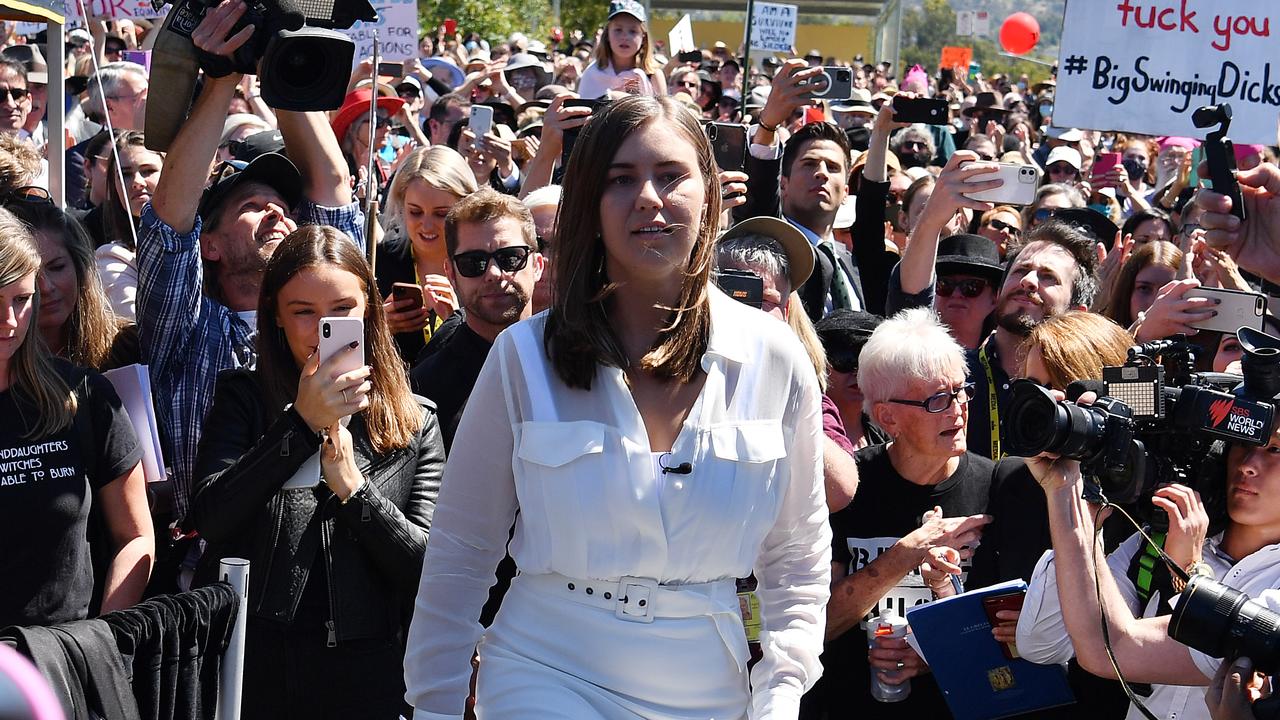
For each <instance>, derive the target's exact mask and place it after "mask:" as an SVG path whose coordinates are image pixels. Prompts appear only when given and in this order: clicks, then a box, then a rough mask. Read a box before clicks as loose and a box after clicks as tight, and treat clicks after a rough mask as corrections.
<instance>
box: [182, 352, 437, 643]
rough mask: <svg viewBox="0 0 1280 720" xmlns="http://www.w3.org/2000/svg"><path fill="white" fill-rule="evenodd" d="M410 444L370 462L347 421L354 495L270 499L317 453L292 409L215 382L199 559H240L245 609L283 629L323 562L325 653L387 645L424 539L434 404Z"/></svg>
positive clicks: (241, 382)
mask: <svg viewBox="0 0 1280 720" xmlns="http://www.w3.org/2000/svg"><path fill="white" fill-rule="evenodd" d="M418 401H419V402H420V403H421V404H422V406H423V409H424V412H425V413H426V422H425V423H424V425H423V427H422V430H421V431H419V433H418V435H417V437H416V438H414V440H413V442H411V443H410V445H409V447H407V448H405V449H403V450H397V451H394V452H391V453H388V454H384V455H375V454H374V453H373V450H372V448H371V447H370V444H369V438H368V436H367V433H366V431H365V427H364V423H363V421H362V419H361V417H360V416H355V417H353V418H352V420H351V424H350V426H349V427H348V429H349V430H350V432H351V435H352V446H353V449H354V451H355V457H356V465H357V466H358V467H359V468H360V471H361V472H362V473H363V474H364V475H365V478H366V482H365V484H364V487H363V488H361V489H360V490H359V491H357V492H356V493H355V494H353V495H352V496H351V497H350V498H349V499H348V502H347V503H346V504H345V505H344V504H342V503H341V502H339V500H338V498H337V496H336V495H334V494H333V493H332V492H331V491H330V490H329V488H328V486H327V485H326V484H325V483H324V482H321V483H320V484H319V485H318V486H316V487H315V488H314V489H299V490H281V486H282V485H283V484H284V483H285V482H286V481H287V480H288V479H289V478H291V477H292V476H293V475H294V474H295V473H296V472H297V471H298V469H299V468H300V467H301V466H302V464H303V462H304V461H306V460H307V458H309V457H310V456H311V455H313V454H314V453H315V452H316V451H317V450H318V449H319V448H320V439H319V437H318V436H317V435H316V434H315V433H314V432H312V431H311V430H310V429H309V428H308V427H307V424H306V423H305V422H304V421H303V420H302V418H301V417H300V416H299V415H298V413H297V412H296V411H294V410H293V409H292V408H291V409H289V410H288V411H286V412H283V413H280V412H279V411H278V410H276V409H274V408H267V407H265V403H264V400H263V392H262V391H261V389H260V388H259V379H258V376H257V375H256V374H255V373H253V372H251V371H247V370H228V371H226V372H223V373H221V374H220V375H219V376H218V380H217V386H216V389H215V393H214V401H213V409H212V410H211V411H210V413H209V418H208V420H207V421H206V422H205V431H204V437H203V438H202V440H201V442H200V452H199V454H198V455H197V457H196V467H195V478H196V479H195V494H194V498H193V501H192V513H191V518H192V519H193V521H194V523H193V524H194V527H195V529H196V530H197V531H198V532H199V533H200V535H201V537H203V538H204V539H205V540H206V541H207V542H208V543H209V545H210V547H209V550H208V552H206V553H205V558H206V559H207V560H209V561H210V562H211V563H212V565H213V566H214V567H216V564H217V560H218V559H220V558H223V557H229V556H231V557H244V558H248V559H249V561H250V563H251V566H250V570H249V611H250V612H251V613H253V614H254V615H255V616H257V617H261V618H266V619H270V620H274V621H277V622H281V623H286V624H288V623H290V622H292V621H293V618H294V615H295V613H296V612H297V609H298V602H299V600H300V599H301V598H302V594H303V590H304V588H306V585H307V577H308V575H309V573H310V571H311V569H312V567H313V566H314V564H315V561H316V554H317V553H323V557H324V562H325V565H324V568H325V571H326V572H325V576H326V578H327V580H328V588H327V590H328V598H329V622H331V623H332V624H329V625H328V638H329V644H330V645H333V644H334V643H337V642H342V641H345V640H356V639H373V638H376V639H384V638H390V637H395V636H397V635H398V634H399V633H400V632H401V630H402V629H403V626H404V622H403V620H404V618H406V617H408V613H409V612H410V611H411V609H412V602H413V598H414V596H415V594H416V592H417V587H418V579H419V575H420V574H421V572H422V556H423V554H424V553H425V552H426V545H427V532H428V530H429V529H430V527H431V516H432V513H433V512H434V511H435V503H436V495H437V493H438V492H439V490H440V478H441V475H442V474H443V472H444V442H443V441H442V439H441V436H440V425H439V423H438V422H437V421H436V414H435V406H434V405H432V404H431V402H430V401H429V400H425V399H423V398H418Z"/></svg>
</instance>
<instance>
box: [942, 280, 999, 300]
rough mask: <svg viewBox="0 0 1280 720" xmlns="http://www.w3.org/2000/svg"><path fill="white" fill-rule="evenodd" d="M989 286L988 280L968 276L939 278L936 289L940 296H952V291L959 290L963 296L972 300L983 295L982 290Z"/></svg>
mask: <svg viewBox="0 0 1280 720" xmlns="http://www.w3.org/2000/svg"><path fill="white" fill-rule="evenodd" d="M987 286H988V283H987V281H986V280H982V279H978V278H968V279H966V280H948V279H947V278H938V283H937V287H936V288H935V291H936V293H937V294H938V295H939V296H940V297H951V295H952V293H954V292H955V291H957V290H959V291H960V294H961V295H962V296H964V297H967V298H969V299H970V300H972V299H974V298H976V297H978V296H979V295H981V294H982V291H983V290H986V289H987Z"/></svg>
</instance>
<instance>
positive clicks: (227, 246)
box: [137, 2, 365, 520]
mask: <svg viewBox="0 0 1280 720" xmlns="http://www.w3.org/2000/svg"><path fill="white" fill-rule="evenodd" d="M243 8H244V5H243V4H242V3H239V2H236V3H224V4H223V5H220V6H219V7H217V8H215V9H214V10H211V11H210V12H209V13H208V14H207V15H206V16H205V19H204V20H203V21H202V23H201V25H200V27H198V28H197V29H196V32H195V33H194V34H193V35H192V40H193V42H194V43H195V44H196V45H197V47H201V48H202V49H205V50H207V51H209V52H213V53H215V54H222V55H230V54H231V53H232V52H234V50H235V49H236V47H238V46H239V45H241V44H243V43H244V41H245V39H247V37H248V36H247V35H245V34H244V33H240V34H239V35H236V36H232V37H231V38H229V39H228V38H224V37H215V35H218V34H223V33H225V32H226V31H225V28H229V27H231V24H233V23H234V22H235V18H237V17H238V16H239V15H240V14H242V13H243V12H244V10H243ZM228 20H229V22H230V23H231V24H228ZM219 23H222V28H219ZM220 29H221V33H220V32H219V30H220ZM240 79H241V76H240V75H238V74H235V73H233V74H231V75H228V76H226V77H221V78H213V77H209V76H206V77H205V82H204V89H203V91H202V92H201V94H200V97H199V98H198V99H197V101H196V103H195V106H194V107H193V108H192V110H191V114H190V116H189V117H188V118H187V120H186V122H185V123H184V124H183V127H182V129H181V130H180V131H179V133H178V135H177V137H176V138H174V141H173V144H172V145H171V146H170V148H169V154H168V156H167V158H166V159H165V171H164V174H163V175H162V176H161V179H160V182H159V184H158V185H157V187H156V191H155V194H154V196H153V198H152V201H151V203H150V205H148V206H147V207H145V208H144V209H143V213H142V229H141V232H140V233H139V238H138V301H137V315H138V325H139V328H140V331H141V336H142V350H143V354H144V357H145V359H146V362H147V364H148V365H149V366H150V374H151V384H152V389H153V391H154V393H155V398H156V410H157V412H158V413H159V420H160V424H161V427H162V433H163V434H164V439H165V442H166V447H165V449H166V454H167V456H168V459H169V460H170V462H171V464H172V468H173V472H172V475H171V478H172V481H173V491H174V518H175V519H179V520H180V519H181V518H182V517H184V515H185V514H186V511H187V507H188V502H189V498H190V492H191V482H192V478H191V473H192V467H193V466H194V464H195V457H196V450H197V448H198V446H199V443H200V437H201V432H202V430H203V426H204V420H205V416H206V414H207V413H208V411H209V408H210V406H211V405H212V404H213V388H214V380H215V379H216V377H217V375H218V373H219V372H221V371H222V370H226V369H229V368H238V367H246V366H247V367H252V366H253V364H254V361H255V359H256V354H257V353H256V350H255V347H254V333H255V329H256V322H257V317H256V316H257V308H258V291H259V287H260V285H261V282H262V272H263V270H264V268H265V267H266V263H267V260H268V259H269V258H270V257H271V253H272V252H274V251H275V248H276V247H277V246H278V245H279V244H280V241H282V240H283V239H284V238H285V236H286V235H288V234H289V233H291V232H293V231H294V230H295V229H297V227H298V225H299V224H302V225H306V224H316V225H332V226H333V227H336V228H337V229H339V230H341V231H343V232H344V233H346V234H347V235H348V236H350V237H351V239H352V240H353V241H354V242H355V243H356V244H357V245H358V246H360V247H361V248H362V249H363V248H364V242H365V240H364V233H363V223H364V216H363V213H361V211H360V209H359V207H358V206H357V205H356V204H355V203H354V202H352V196H351V183H350V176H349V173H348V171H347V163H346V161H345V160H344V159H343V156H342V151H341V149H340V148H339V146H338V141H337V139H336V138H335V137H334V134H333V130H331V129H330V127H329V124H328V122H327V119H326V118H325V115H324V113H320V112H306V113H299V112H288V111H283V110H277V111H276V115H277V118H278V122H279V128H280V132H281V134H282V135H283V137H284V143H285V151H286V152H287V153H288V156H289V159H287V160H286V159H285V158H284V157H283V156H281V155H277V154H274V153H271V154H266V155H262V156H260V157H258V158H256V159H254V161H253V162H251V163H250V164H249V165H248V166H247V167H244V168H243V169H239V171H238V172H230V173H219V174H220V175H222V177H221V178H219V179H216V180H215V181H214V183H213V184H212V185H211V186H209V187H208V188H207V189H206V188H205V186H206V182H207V180H208V177H209V166H210V163H211V162H212V160H213V158H214V153H215V152H216V151H217V147H218V142H219V138H220V135H221V133H222V126H223V121H224V120H225V119H226V117H227V109H228V107H229V106H230V104H231V99H232V97H233V96H234V91H235V88H236V85H237V84H238V83H239V82H240ZM291 161H292V162H291Z"/></svg>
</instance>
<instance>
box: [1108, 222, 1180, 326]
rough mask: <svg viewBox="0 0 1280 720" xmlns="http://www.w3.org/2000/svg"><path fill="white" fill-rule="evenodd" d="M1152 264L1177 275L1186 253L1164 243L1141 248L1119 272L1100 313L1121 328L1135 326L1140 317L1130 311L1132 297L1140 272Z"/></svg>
mask: <svg viewBox="0 0 1280 720" xmlns="http://www.w3.org/2000/svg"><path fill="white" fill-rule="evenodd" d="M1152 265H1159V266H1161V267H1165V268H1168V269H1169V270H1172V271H1173V272H1174V274H1177V272H1178V268H1180V267H1182V250H1181V249H1180V248H1179V247H1178V246H1177V245H1174V244H1173V243H1171V242H1166V241H1164V240H1157V241H1155V242H1149V243H1143V244H1142V245H1139V246H1138V249H1137V250H1134V251H1133V254H1132V255H1130V256H1129V259H1128V260H1125V261H1124V265H1121V266H1120V269H1119V270H1118V271H1117V272H1116V276H1115V279H1114V280H1112V281H1111V288H1110V289H1109V290H1108V291H1107V296H1106V298H1105V299H1104V300H1103V301H1102V302H1101V303H1100V304H1099V306H1098V312H1099V313H1101V314H1103V315H1106V316H1107V317H1109V318H1111V319H1112V320H1115V321H1116V322H1117V323H1118V324H1119V325H1120V327H1126V328H1127V327H1129V326H1130V325H1132V324H1133V321H1134V320H1135V319H1136V318H1134V317H1133V314H1132V313H1130V312H1129V298H1131V297H1132V296H1133V286H1134V285H1135V284H1136V283H1137V282H1138V273H1140V272H1142V271H1143V270H1145V269H1147V268H1149V267H1151V266H1152Z"/></svg>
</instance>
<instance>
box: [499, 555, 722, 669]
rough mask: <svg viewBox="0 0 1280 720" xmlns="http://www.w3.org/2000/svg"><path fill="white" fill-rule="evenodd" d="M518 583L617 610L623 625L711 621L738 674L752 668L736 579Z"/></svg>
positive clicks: (546, 578)
mask: <svg viewBox="0 0 1280 720" xmlns="http://www.w3.org/2000/svg"><path fill="white" fill-rule="evenodd" d="M517 582H519V583H521V584H523V585H525V586H526V587H528V588H529V589H531V590H537V591H539V592H543V593H549V594H551V595H552V596H555V597H562V598H564V599H565V600H569V601H571V602H576V603H578V604H581V605H588V606H590V607H595V608H599V609H601V610H609V611H612V612H613V614H614V617H616V618H618V619H619V620H626V621H627V622H636V623H651V622H653V621H654V619H655V618H690V617H700V616H708V617H710V618H711V619H712V620H713V621H714V622H715V624H716V630H717V631H718V633H719V634H720V638H721V639H722V640H723V641H724V644H725V646H726V647H727V648H728V649H729V654H730V655H732V656H733V658H734V660H735V661H736V662H737V664H738V669H739V670H740V671H741V670H745V669H746V667H747V653H746V647H747V646H746V632H745V631H744V630H743V627H742V614H741V611H740V610H739V607H738V595H737V587H736V585H735V584H734V581H733V580H717V581H714V582H709V583H697V584H689V585H661V584H659V583H658V582H657V581H656V580H651V579H649V578H637V577H629V576H626V577H622V578H619V579H618V580H591V579H586V578H574V577H569V576H567V575H561V574H559V573H544V574H538V575H524V574H522V575H520V576H519V578H518V579H517Z"/></svg>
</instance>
